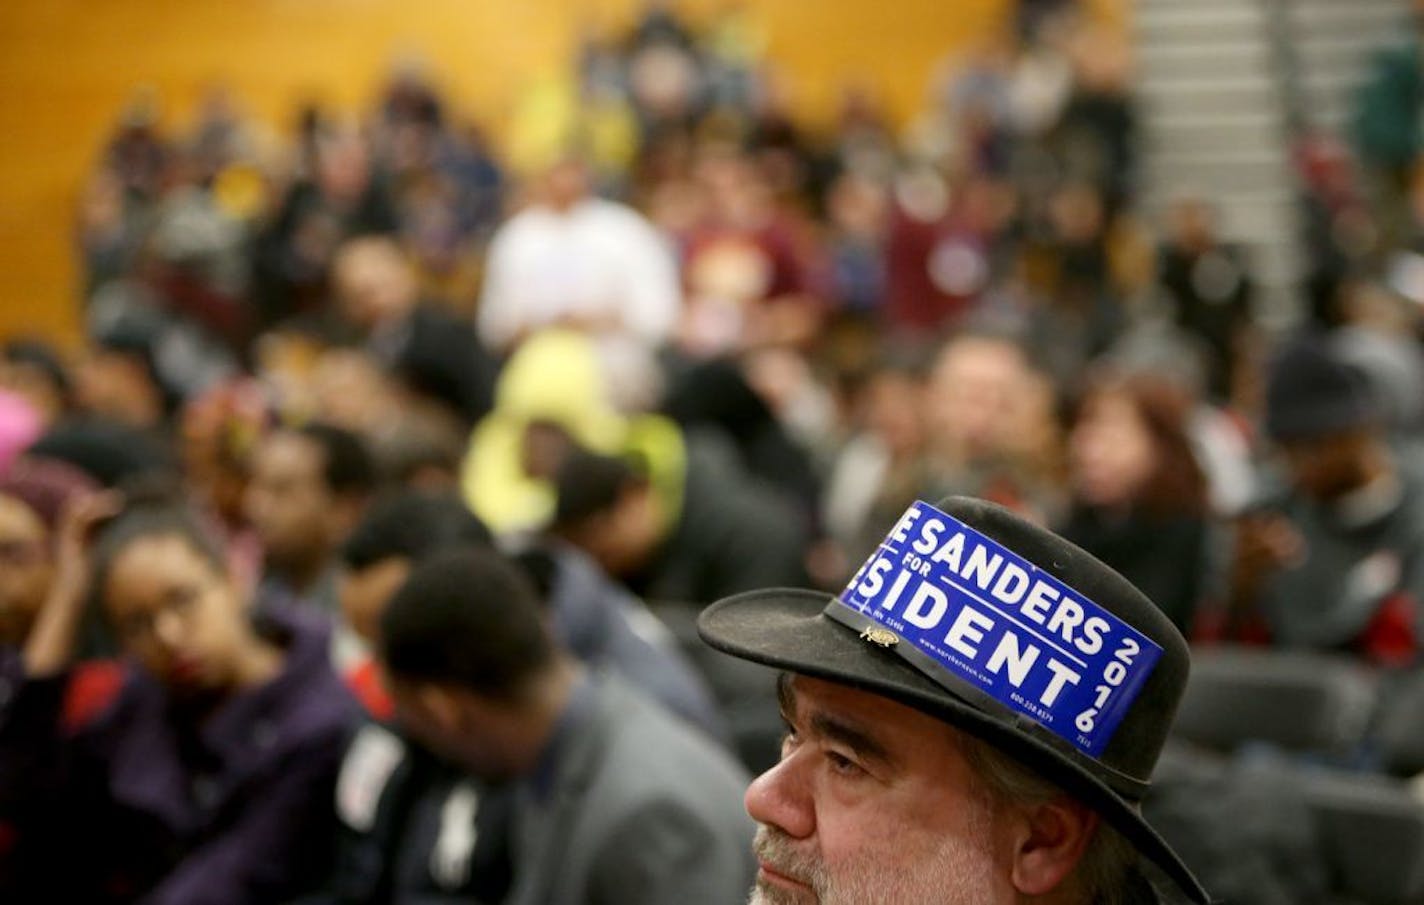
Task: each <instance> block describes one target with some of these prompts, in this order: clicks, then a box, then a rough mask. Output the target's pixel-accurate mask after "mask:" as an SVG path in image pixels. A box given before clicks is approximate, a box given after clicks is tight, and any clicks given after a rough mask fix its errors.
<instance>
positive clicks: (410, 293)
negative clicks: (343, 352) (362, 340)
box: [332, 236, 495, 423]
mask: <svg viewBox="0 0 1424 905" xmlns="http://www.w3.org/2000/svg"><path fill="white" fill-rule="evenodd" d="M332 274H333V276H332V283H333V286H334V288H335V290H336V295H337V299H338V301H339V303H340V306H341V313H342V315H343V316H344V317H345V318H346V320H348V321H349V322H351V323H352V324H353V325H354V326H355V327H356V328H357V329H358V330H360V331H361V333H362V335H363V336H365V337H366V341H367V344H368V348H369V349H370V350H371V352H372V353H373V354H374V355H375V357H376V358H377V359H378V360H379V361H380V362H381V363H382V364H383V365H385V367H387V368H389V369H390V371H391V372H392V373H393V374H394V375H395V376H396V377H397V378H398V379H400V380H401V381H402V383H404V385H405V387H406V388H407V389H408V390H409V391H411V392H413V393H415V394H416V395H418V396H423V397H425V398H429V399H434V400H437V401H439V402H441V403H443V404H444V405H446V406H448V407H449V408H450V409H452V410H453V411H455V412H458V413H459V414H460V415H461V416H462V417H464V418H466V419H468V420H469V421H470V422H471V423H473V422H474V421H476V420H478V419H480V418H482V417H484V416H485V415H486V414H487V413H488V412H489V410H490V406H491V404H492V401H493V400H492V396H493V394H494V378H495V365H494V362H493V361H492V360H491V359H490V357H489V355H488V353H486V351H485V349H484V347H483V346H482V345H480V342H479V340H478V339H477V338H476V336H475V332H474V330H472V329H471V328H470V326H469V325H468V324H466V323H464V322H462V321H460V320H458V319H457V318H456V317H455V316H454V315H453V314H451V313H450V312H449V311H448V310H446V309H445V308H442V307H441V306H440V305H439V304H437V303H435V302H432V301H423V300H422V299H421V298H420V294H419V293H420V287H419V285H418V284H417V282H416V276H415V273H414V271H413V270H412V268H411V266H410V263H409V262H408V261H407V260H406V258H405V255H404V254H403V253H402V252H401V250H400V247H399V246H398V245H396V243H395V241H394V240H393V239H390V238H386V237H383V236H363V237H360V238H356V239H352V240H351V241H349V242H347V243H346V244H345V245H343V246H342V247H341V249H340V250H339V251H338V252H337V254H336V260H335V261H334V263H333V264H332Z"/></svg>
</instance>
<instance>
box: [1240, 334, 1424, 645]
mask: <svg viewBox="0 0 1424 905" xmlns="http://www.w3.org/2000/svg"><path fill="white" fill-rule="evenodd" d="M1265 429H1266V432H1267V434H1268V435H1269V436H1270V437H1271V439H1272V440H1274V441H1275V444H1276V446H1277V447H1278V449H1279V451H1280V458H1281V460H1282V464H1283V466H1284V467H1283V474H1284V477H1285V482H1284V483H1285V487H1284V490H1283V491H1282V492H1281V493H1279V494H1277V495H1276V498H1275V499H1273V500H1271V501H1270V502H1267V503H1263V504H1261V505H1258V506H1257V507H1255V508H1254V510H1253V511H1251V512H1249V513H1248V514H1246V515H1245V516H1244V517H1243V518H1241V519H1240V520H1239V524H1238V536H1237V543H1236V550H1235V558H1234V562H1233V567H1232V573H1231V582H1230V604H1231V607H1230V611H1231V612H1232V614H1233V615H1234V617H1235V621H1236V622H1237V624H1238V625H1240V624H1242V623H1243V621H1249V619H1250V618H1251V617H1255V618H1257V619H1259V620H1260V621H1261V625H1260V627H1261V628H1264V629H1265V631H1266V632H1267V633H1268V635H1269V637H1270V639H1271V641H1272V643H1274V644H1276V645H1278V646H1281V647H1291V648H1307V649H1314V650H1340V651H1350V652H1354V653H1356V654H1359V655H1360V656H1363V657H1365V658H1366V659H1368V660H1370V661H1373V662H1376V663H1382V664H1387V665H1401V666H1402V665H1409V664H1412V663H1414V662H1415V661H1416V660H1417V658H1418V650H1419V638H1418V634H1417V629H1416V627H1415V626H1416V624H1417V619H1418V611H1419V605H1420V600H1421V599H1424V473H1421V471H1420V469H1419V468H1418V467H1417V466H1416V465H1415V464H1414V463H1413V460H1414V458H1415V457H1411V456H1405V455H1400V453H1399V451H1398V450H1396V449H1394V448H1392V447H1391V445H1390V444H1389V442H1388V441H1387V440H1386V437H1385V429H1384V427H1383V419H1382V407H1381V403H1380V400H1379V399H1378V397H1377V395H1376V393H1375V392H1374V390H1373V388H1372V386H1371V384H1370V382H1369V380H1368V379H1367V378H1366V377H1365V375H1364V374H1363V373H1361V372H1360V371H1359V370H1358V369H1356V368H1354V367H1352V366H1351V365H1349V364H1347V363H1345V362H1344V361H1342V360H1341V359H1340V358H1339V357H1338V355H1336V354H1335V353H1334V352H1333V351H1332V350H1331V348H1330V347H1329V345H1328V344H1327V343H1326V342H1325V340H1324V339H1322V338H1319V337H1313V336H1307V337H1303V338H1299V339H1296V340H1294V341H1291V342H1289V343H1288V344H1287V345H1285V346H1284V347H1283V348H1282V349H1281V350H1280V352H1279V353H1278V354H1277V356H1276V357H1275V359H1274V361H1272V363H1271V365H1270V369H1269V372H1268V376H1267V386H1266V406H1265Z"/></svg>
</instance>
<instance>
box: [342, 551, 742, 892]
mask: <svg viewBox="0 0 1424 905" xmlns="http://www.w3.org/2000/svg"><path fill="white" fill-rule="evenodd" d="M380 634H381V638H382V651H381V662H382V665H383V667H384V668H385V671H386V673H387V674H388V675H389V676H390V677H391V691H392V694H393V696H394V698H395V701H396V712H397V716H398V721H399V724H400V726H401V727H402V728H403V729H404V730H405V732H406V733H407V734H408V738H409V741H403V740H401V739H398V738H396V737H395V736H392V735H391V734H389V733H387V732H384V730H379V729H375V728H374V727H373V728H372V729H370V730H367V731H366V732H364V733H363V735H362V736H361V738H360V739H359V740H358V742H357V743H356V744H355V745H354V746H353V747H352V749H351V752H350V754H349V755H348V757H347V761H346V763H345V765H344V766H343V768H342V776H341V780H340V783H339V788H340V790H341V791H340V793H339V794H338V796H337V807H338V812H339V816H340V818H341V820H342V822H343V823H344V824H345V836H344V844H343V851H342V853H341V855H340V856H339V861H338V871H337V873H336V875H335V880H334V883H333V884H332V885H333V887H334V889H333V890H332V892H333V894H334V900H335V901H339V902H343V903H375V902H387V901H392V900H398V901H415V900H420V901H456V900H458V901H476V902H499V901H503V900H505V899H506V898H507V897H508V899H509V900H510V901H521V902H539V903H568V905H574V903H584V902H620V903H626V905H652V903H668V905H671V903H680V905H697V903H707V905H724V903H730V902H736V901H741V900H742V899H743V897H744V896H745V895H746V890H747V889H748V888H749V884H750V882H751V877H752V874H753V872H754V870H755V866H754V864H753V863H752V861H751V858H750V856H749V855H748V851H749V848H748V839H749V838H750V834H751V825H750V823H749V822H748V820H747V818H746V816H745V814H743V813H742V809H741V804H740V801H741V794H742V790H743V789H744V788H745V783H746V775H745V773H744V772H743V771H742V769H741V768H740V767H738V766H737V765H736V764H735V763H734V762H733V761H732V759H731V758H730V756H729V755H727V754H726V753H724V752H722V751H721V750H719V749H718V748H717V747H716V746H715V745H713V744H712V743H710V742H709V741H708V740H707V739H706V738H704V737H703V736H701V735H700V734H699V733H697V732H695V731H693V730H691V729H689V728H688V727H687V726H685V725H684V724H682V723H681V722H679V721H677V720H675V719H673V718H671V717H670V716H668V715H667V714H666V713H665V712H664V711H663V710H662V709H661V708H659V707H656V706H654V705H653V704H651V703H650V701H649V700H648V699H647V698H646V697H645V696H644V695H643V694H642V693H641V692H639V691H637V690H636V689H634V688H632V687H631V686H629V685H627V684H626V683H625V682H624V681H622V680H621V679H620V678H617V677H616V676H613V675H600V674H598V673H593V672H589V671H587V670H585V669H584V668H583V667H582V666H580V665H578V663H577V662H576V661H575V660H574V658H573V657H572V655H571V654H570V653H569V652H568V651H567V650H566V649H565V648H564V647H563V646H562V645H561V644H559V643H558V642H556V641H554V640H553V638H552V637H551V635H550V633H549V631H548V629H547V628H546V625H545V623H544V621H543V619H542V617H541V614H540V607H539V604H538V600H537V594H536V592H535V590H534V588H533V587H532V586H531V585H530V584H529V582H528V580H527V579H526V578H525V576H524V575H523V574H522V573H521V571H520V570H519V569H518V568H517V567H516V566H515V565H514V564H513V563H511V562H509V561H508V560H506V559H504V558H503V557H501V556H500V555H498V554H496V553H494V552H492V551H489V550H478V549H475V550H464V551H454V552H447V553H443V554H440V555H437V556H434V557H432V558H431V559H429V560H427V561H425V562H423V563H421V564H420V565H418V566H416V567H415V569H414V570H413V571H412V573H411V576H410V578H409V580H408V581H407V582H406V584H405V585H404V586H403V587H402V588H401V589H400V590H399V591H398V592H397V593H396V595H395V597H394V599H392V601H391V603H390V605H389V606H388V607H387V609H386V611H385V613H384V614H383V615H382V617H381V626H380ZM431 754H433V755H435V756H436V757H437V758H438V759H439V761H442V762H443V763H444V764H447V765H449V766H448V768H440V767H439V766H438V765H437V767H436V768H435V769H420V767H419V765H420V763H421V762H422V761H424V760H426V759H428V757H429V755H431ZM401 803H404V806H401Z"/></svg>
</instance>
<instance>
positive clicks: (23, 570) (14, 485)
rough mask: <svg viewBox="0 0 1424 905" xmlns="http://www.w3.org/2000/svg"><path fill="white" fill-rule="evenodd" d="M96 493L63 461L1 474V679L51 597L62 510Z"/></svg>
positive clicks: (26, 462)
mask: <svg viewBox="0 0 1424 905" xmlns="http://www.w3.org/2000/svg"><path fill="white" fill-rule="evenodd" d="M96 489H97V488H96V487H95V485H94V482H93V481H91V480H90V479H89V477H88V476H86V475H85V474H84V473H83V472H82V471H79V470H78V469H76V468H73V467H72V466H69V465H66V464H65V463H63V462H58V461H52V460H47V459H41V458H35V457H25V458H21V459H20V460H19V461H17V462H15V463H13V464H11V465H10V466H9V467H8V468H6V469H4V470H3V471H0V680H3V678H4V676H5V673H6V672H7V670H6V669H5V665H7V664H8V660H7V657H8V655H9V654H14V655H15V657H16V659H15V661H14V665H15V666H18V665H19V661H18V655H19V651H20V649H21V648H22V647H24V644H25V639H27V638H28V637H29V636H30V629H31V628H32V627H33V626H34V621H35V616H36V615H37V614H38V613H39V611H40V607H41V606H42V605H43V604H44V601H45V598H46V597H47V596H48V595H49V591H50V584H51V582H52V580H53V578H54V570H55V552H56V551H55V531H56V529H57V528H58V526H59V519H60V513H61V511H62V510H63V509H64V507H65V505H67V504H69V503H70V501H72V500H77V499H79V498H81V497H83V496H85V495H87V494H91V493H93V492H94V491H95V490H96ZM4 698H8V694H6V693H4V692H3V691H0V699H4Z"/></svg>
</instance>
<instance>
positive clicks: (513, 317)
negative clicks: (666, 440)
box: [478, 155, 682, 352]
mask: <svg viewBox="0 0 1424 905" xmlns="http://www.w3.org/2000/svg"><path fill="white" fill-rule="evenodd" d="M681 305H682V294H681V289H680V288H679V286H678V282H677V266H676V264H675V263H674V261H673V257H672V252H671V250H670V249H669V247H668V244H667V242H666V240H665V239H664V238H663V237H662V236H661V235H659V234H658V232H657V230H656V229H654V228H653V226H652V224H650V223H649V222H648V221H647V220H646V219H644V217H643V215H642V214H640V213H638V212H636V211H634V210H633V209H632V208H628V207H625V206H623V205H621V204H617V203H614V202H612V201H605V200H603V199H601V198H597V197H595V196H593V195H591V194H590V192H589V185H588V172H587V168H586V166H585V165H584V163H583V162H582V161H581V160H579V159H578V158H577V157H574V156H571V155H566V156H565V157H564V158H563V159H562V160H560V161H559V162H557V163H555V164H554V165H553V166H551V167H549V168H548V169H547V170H546V171H545V172H544V174H543V176H542V177H541V178H540V180H539V182H538V185H537V186H536V188H535V192H534V203H533V204H531V205H530V206H529V207H527V208H525V209H524V210H523V211H520V212H519V213H518V214H515V215H514V217H512V218H511V219H510V220H509V221H508V222H506V223H505V224H504V225H503V226H501V227H500V228H499V230H498V231H496V232H495V235H494V238H493V239H492V240H491V241H490V247H489V258H488V262H487V264H486V272H485V286H484V293H483V295H482V296H481V298H480V306H479V314H478V327H479V333H480V337H481V338H482V339H483V340H484V342H485V345H487V346H489V347H490V348H491V349H494V350H496V351H498V352H508V351H510V350H511V349H513V348H514V347H515V346H516V345H518V344H519V343H520V342H521V341H522V340H523V339H524V338H525V337H527V336H529V335H530V334H532V333H535V332H538V331H539V330H543V329H546V328H549V327H559V326H562V327H572V328H575V329H581V330H586V331H589V332H592V333H614V334H622V335H624V336H626V337H629V338H632V339H635V340H637V341H638V342H639V343H641V344H643V345H646V346H650V347H651V346H658V345H661V344H662V343H663V342H664V341H665V340H666V339H667V338H668V336H669V334H670V333H671V332H672V329H673V326H674V324H675V323H676V321H677V317H678V312H679V310H680V309H681Z"/></svg>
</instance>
